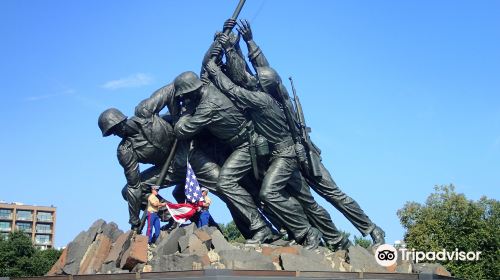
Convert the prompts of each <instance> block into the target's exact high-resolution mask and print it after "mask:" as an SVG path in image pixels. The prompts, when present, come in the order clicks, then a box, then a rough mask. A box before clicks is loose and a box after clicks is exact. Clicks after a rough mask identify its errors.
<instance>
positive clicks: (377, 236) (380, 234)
mask: <svg viewBox="0 0 500 280" xmlns="http://www.w3.org/2000/svg"><path fill="white" fill-rule="evenodd" d="M370 236H371V238H372V240H373V245H372V246H373V248H376V247H378V246H380V245H382V244H385V232H384V231H383V230H382V229H381V228H379V227H378V226H375V228H374V229H373V230H372V232H370Z"/></svg>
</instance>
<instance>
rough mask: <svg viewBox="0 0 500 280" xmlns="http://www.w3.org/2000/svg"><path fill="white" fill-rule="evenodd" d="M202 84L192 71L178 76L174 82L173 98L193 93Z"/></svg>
mask: <svg viewBox="0 0 500 280" xmlns="http://www.w3.org/2000/svg"><path fill="white" fill-rule="evenodd" d="M202 85H203V83H202V82H201V80H200V79H199V78H198V75H196V73H194V72H193V71H187V72H184V73H182V74H180V75H179V76H177V77H176V78H175V80H174V87H175V97H179V96H182V95H183V94H186V93H188V92H192V91H195V90H197V89H199V88H200V87H201V86H202Z"/></svg>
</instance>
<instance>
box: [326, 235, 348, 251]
mask: <svg viewBox="0 0 500 280" xmlns="http://www.w3.org/2000/svg"><path fill="white" fill-rule="evenodd" d="M326 246H327V247H328V248H329V249H330V250H332V251H340V250H347V249H349V247H351V246H352V242H351V241H350V240H349V238H346V237H342V239H341V240H340V241H339V242H337V243H334V242H331V241H326Z"/></svg>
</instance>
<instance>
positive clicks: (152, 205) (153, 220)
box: [146, 186, 167, 247]
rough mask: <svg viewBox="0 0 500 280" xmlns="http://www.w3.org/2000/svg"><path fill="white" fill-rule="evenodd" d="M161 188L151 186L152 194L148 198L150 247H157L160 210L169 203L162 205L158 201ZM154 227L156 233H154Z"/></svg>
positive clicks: (147, 233)
mask: <svg viewBox="0 0 500 280" xmlns="http://www.w3.org/2000/svg"><path fill="white" fill-rule="evenodd" d="M159 188H160V187H159V186H151V194H150V195H149V197H148V208H147V211H148V230H147V231H146V235H147V236H148V245H149V246H153V247H154V246H155V245H154V244H155V242H156V239H158V236H160V217H158V209H159V208H160V207H161V206H166V205H167V203H166V202H164V203H161V202H160V200H159V199H158V197H157V195H158V189H159ZM153 227H154V233H153V232H152V231H153Z"/></svg>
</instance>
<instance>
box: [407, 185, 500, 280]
mask: <svg viewBox="0 0 500 280" xmlns="http://www.w3.org/2000/svg"><path fill="white" fill-rule="evenodd" d="M398 216H399V219H400V221H401V224H402V225H403V227H404V228H405V229H406V233H405V238H404V239H405V242H406V244H407V247H408V248H409V249H415V250H418V251H424V252H428V251H441V250H442V249H446V250H447V251H454V250H455V249H458V250H459V251H465V252H469V251H473V252H476V251H480V252H481V255H480V258H479V260H478V261H457V260H451V261H444V262H442V264H443V265H444V266H445V267H446V268H447V269H448V270H449V271H450V272H452V273H453V274H454V275H455V276H457V277H459V278H464V279H495V278H496V277H498V275H500V233H499V229H500V202H499V201H498V200H494V199H488V198H486V197H481V199H479V200H478V201H472V200H468V199H467V198H466V197H465V196H464V195H463V194H458V193H456V192H455V188H454V186H453V185H448V186H436V187H435V192H434V193H432V194H431V195H430V196H429V197H428V198H427V201H426V202H425V204H420V203H417V202H407V203H406V205H405V206H404V207H403V208H402V209H400V210H398Z"/></svg>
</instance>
